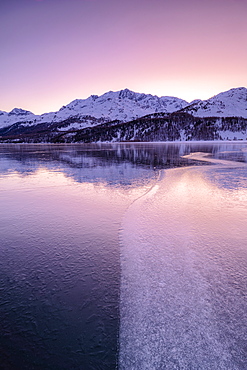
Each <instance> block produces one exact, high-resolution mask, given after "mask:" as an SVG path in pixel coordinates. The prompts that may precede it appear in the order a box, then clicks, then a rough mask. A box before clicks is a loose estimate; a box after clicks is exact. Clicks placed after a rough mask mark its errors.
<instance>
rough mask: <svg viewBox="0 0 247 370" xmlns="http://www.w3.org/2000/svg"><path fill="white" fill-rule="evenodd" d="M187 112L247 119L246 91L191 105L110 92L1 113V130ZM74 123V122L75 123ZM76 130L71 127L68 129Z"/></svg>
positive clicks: (169, 98)
mask: <svg viewBox="0 0 247 370" xmlns="http://www.w3.org/2000/svg"><path fill="white" fill-rule="evenodd" d="M176 111H184V112H187V113H190V114H192V115H194V116H198V117H199V116H201V117H209V116H215V117H230V116H239V117H243V118H247V89H246V88H245V87H239V88H233V89H230V90H227V91H225V92H221V93H219V94H217V95H214V96H213V97H212V98H209V99H207V100H198V99H197V100H194V101H193V102H191V103H188V102H186V101H185V100H183V99H180V98H176V97H172V96H161V97H158V96H157V95H151V94H144V93H136V92H134V91H131V90H129V89H124V90H120V91H116V92H113V91H108V92H106V93H104V94H103V95H100V96H98V95H91V96H89V97H88V98H86V99H75V100H73V101H71V102H70V103H69V104H67V105H65V106H62V107H61V108H60V109H59V110H58V111H56V112H49V113H43V114H41V115H35V114H33V113H32V112H30V111H27V110H23V109H21V108H14V109H12V111H11V112H9V113H8V112H4V111H0V128H4V127H8V126H11V125H13V124H15V123H22V125H27V126H30V125H37V124H41V123H50V124H51V123H59V122H62V121H65V120H67V119H69V118H72V117H75V118H78V121H80V122H79V123H80V124H79V125H78V126H77V128H78V129H80V128H84V127H90V126H92V123H91V122H90V123H88V121H87V119H85V120H84V121H83V117H88V116H90V117H94V118H96V119H99V118H102V119H104V120H105V121H109V122H110V121H113V120H119V121H121V122H128V121H131V120H133V119H136V118H139V117H142V116H145V115H147V114H151V113H158V112H162V113H173V112H176ZM74 123H75V122H74ZM73 128H76V127H75V125H74V126H73V127H68V129H73Z"/></svg>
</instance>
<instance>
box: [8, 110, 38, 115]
mask: <svg viewBox="0 0 247 370" xmlns="http://www.w3.org/2000/svg"><path fill="white" fill-rule="evenodd" d="M27 114H33V113H32V112H30V111H29V110H24V109H21V108H14V109H12V111H11V112H9V114H8V115H9V116H13V115H16V116H24V115H25V116H26V115H27Z"/></svg>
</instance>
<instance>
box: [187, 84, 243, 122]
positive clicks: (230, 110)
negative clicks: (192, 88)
mask: <svg viewBox="0 0 247 370" xmlns="http://www.w3.org/2000/svg"><path fill="white" fill-rule="evenodd" d="M183 110H184V111H185V112H188V113H190V114H192V115H193V116H197V117H210V116H211V117H243V118H247V89H246V88H245V87H239V88H234V89H231V90H228V91H225V92H222V93H220V94H218V95H215V96H213V97H212V98H210V99H208V100H202V101H199V102H196V103H194V104H192V105H190V106H189V107H187V108H185V109H183Z"/></svg>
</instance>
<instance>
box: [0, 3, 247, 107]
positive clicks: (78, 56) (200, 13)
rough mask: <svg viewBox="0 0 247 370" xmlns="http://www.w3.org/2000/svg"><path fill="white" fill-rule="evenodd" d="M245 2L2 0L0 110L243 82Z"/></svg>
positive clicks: (198, 94)
mask: <svg viewBox="0 0 247 370" xmlns="http://www.w3.org/2000/svg"><path fill="white" fill-rule="evenodd" d="M246 19H247V0H187V1H186V0H169V1H168V0H1V1H0V53H1V54H0V86H1V90H0V110H5V111H10V110H11V109H13V108H14V107H19V108H23V109H27V110H31V111H33V112H34V113H44V112H48V111H54V110H58V109H59V108H60V107H61V106H62V105H65V104H68V103H69V102H70V101H72V100H74V99H76V98H82V99H83V98H87V97H88V96H89V95H91V94H98V95H100V94H103V93H104V92H106V91H109V90H113V91H116V90H121V89H124V88H129V89H131V90H133V91H136V92H144V93H151V94H156V95H158V96H163V95H169V96H177V97H180V98H182V99H185V100H187V101H191V100H193V99H195V98H200V99H207V98H210V97H211V96H213V95H215V94H217V93H219V92H221V91H225V90H228V89H230V88H233V87H240V86H245V87H246V86H247V21H246Z"/></svg>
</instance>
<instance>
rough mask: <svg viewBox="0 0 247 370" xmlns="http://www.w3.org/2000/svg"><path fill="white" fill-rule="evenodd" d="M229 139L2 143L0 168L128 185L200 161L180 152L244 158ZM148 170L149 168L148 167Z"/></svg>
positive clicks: (78, 180) (1, 170)
mask: <svg viewBox="0 0 247 370" xmlns="http://www.w3.org/2000/svg"><path fill="white" fill-rule="evenodd" d="M238 148H239V145H238V144H234V143H233V144H229V143H213V144H210V143H121V144H70V145H66V144H64V145H63V144H61V145H55V144H52V145H49V144H34V145H33V144H28V145H25V144H21V145H19V144H10V145H8V144H4V145H1V147H0V172H1V174H5V175H6V174H8V173H11V172H17V173H19V174H21V175H24V176H26V175H29V174H32V173H34V172H36V171H37V170H39V169H40V168H45V169H48V170H51V171H60V172H62V173H64V175H65V176H69V177H71V178H73V179H74V180H75V181H76V182H80V183H82V182H106V183H107V184H116V183H119V184H121V185H123V186H124V185H130V184H132V183H133V182H135V181H138V180H139V179H140V178H141V179H142V180H143V179H144V178H145V179H149V178H150V177H153V176H154V175H155V171H156V170H159V169H162V168H173V167H182V166H188V165H195V164H196V165H198V164H199V165H200V164H204V165H205V162H200V161H194V160H192V159H188V158H182V157H181V156H183V155H187V154H190V153H191V152H197V151H200V152H206V153H210V154H212V155H213V156H215V157H217V158H221V157H222V156H223V157H224V158H226V159H227V157H228V156H229V151H233V153H232V152H231V159H232V160H237V161H247V158H246V156H247V152H246V151H240V150H238ZM150 170H151V171H150Z"/></svg>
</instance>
